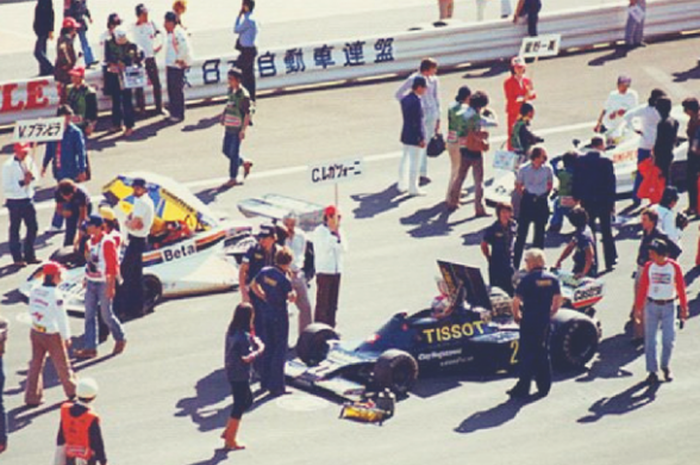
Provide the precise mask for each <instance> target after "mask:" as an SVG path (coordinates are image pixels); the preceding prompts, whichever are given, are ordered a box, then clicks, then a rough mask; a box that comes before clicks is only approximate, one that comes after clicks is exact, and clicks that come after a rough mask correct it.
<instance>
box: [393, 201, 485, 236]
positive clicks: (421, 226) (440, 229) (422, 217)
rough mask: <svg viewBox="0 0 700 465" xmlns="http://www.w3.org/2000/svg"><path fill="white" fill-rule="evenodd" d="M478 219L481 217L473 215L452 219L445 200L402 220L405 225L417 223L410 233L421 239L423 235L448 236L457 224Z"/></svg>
mask: <svg viewBox="0 0 700 465" xmlns="http://www.w3.org/2000/svg"><path fill="white" fill-rule="evenodd" d="M464 210H465V208H463V209H462V211H464ZM455 213H457V212H455ZM476 219H481V218H477V217H476V216H471V217H467V218H463V219H460V220H457V221H450V211H449V210H448V209H447V206H446V205H445V202H439V203H437V204H435V205H433V206H432V207H428V208H421V209H419V210H416V212H415V213H413V214H411V215H409V216H406V217H403V218H401V219H400V222H401V224H403V225H416V227H415V228H413V229H410V230H409V231H408V234H409V235H410V236H411V237H415V238H417V239H420V238H422V237H437V236H447V235H449V234H450V232H452V230H453V229H454V228H455V227H456V226H459V225H460V224H463V223H468V222H470V221H473V220H476Z"/></svg>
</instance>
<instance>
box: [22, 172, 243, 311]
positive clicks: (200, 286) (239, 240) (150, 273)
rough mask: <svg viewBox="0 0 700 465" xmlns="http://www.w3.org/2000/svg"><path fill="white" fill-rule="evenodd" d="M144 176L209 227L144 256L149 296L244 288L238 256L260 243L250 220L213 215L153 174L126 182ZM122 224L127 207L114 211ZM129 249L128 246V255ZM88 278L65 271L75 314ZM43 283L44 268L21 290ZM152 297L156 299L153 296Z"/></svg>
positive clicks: (70, 307) (79, 271)
mask: <svg viewBox="0 0 700 465" xmlns="http://www.w3.org/2000/svg"><path fill="white" fill-rule="evenodd" d="M135 177H142V178H144V179H146V181H147V183H148V184H149V185H156V186H159V188H164V189H167V191H168V192H169V193H171V194H173V195H174V196H176V197H177V198H178V199H179V201H181V202H184V203H186V205H187V206H188V207H190V208H191V209H193V210H196V211H197V212H198V213H200V214H201V215H202V219H203V220H202V221H206V225H207V229H206V230H201V231H196V232H194V233H193V234H192V236H191V237H189V238H186V239H182V240H179V241H177V242H174V243H171V244H167V245H164V246H162V247H160V248H157V249H155V248H154V249H151V250H148V251H146V252H145V253H144V254H143V275H144V285H145V288H146V294H147V298H149V297H150V298H153V299H154V303H155V301H157V300H159V299H160V298H161V297H164V298H169V297H180V296H185V295H191V294H202V293H207V292H217V291H224V290H229V289H233V288H234V287H236V286H237V285H238V265H237V262H236V258H235V257H234V255H237V254H242V253H244V252H245V250H247V247H248V246H250V245H251V244H253V243H254V242H255V239H254V237H253V236H252V234H251V231H252V226H251V225H250V224H249V223H247V222H241V221H233V220H227V219H223V220H222V219H219V218H217V217H216V216H215V215H214V214H213V212H212V211H211V210H210V209H209V207H207V206H206V205H205V204H204V203H203V202H201V201H200V200H199V199H198V198H197V197H195V196H194V195H193V194H192V193H191V192H190V191H189V190H188V189H186V188H185V187H184V186H182V185H181V184H178V183H177V182H175V181H173V180H172V179H169V178H166V177H163V176H159V175H154V174H152V173H134V174H130V175H127V176H125V177H124V178H126V179H133V178H135ZM114 210H115V213H116V216H117V217H118V219H119V221H120V224H124V223H123V222H124V220H125V219H126V214H125V212H124V211H123V210H122V209H121V208H114ZM123 250H124V248H122V253H123ZM84 277H85V271H84V268H83V267H82V266H80V267H77V268H72V269H68V270H67V271H66V272H64V273H63V282H62V283H61V284H60V286H59V288H60V289H61V290H62V291H63V292H64V294H65V297H66V308H67V309H68V310H70V311H73V312H83V311H84V310H85V305H84V295H85V290H84V285H83V282H84ZM42 280H43V273H42V271H41V267H39V268H38V269H37V270H36V271H34V273H32V275H31V276H30V278H29V279H28V280H27V282H25V283H24V284H23V285H22V286H21V287H20V289H19V291H20V293H21V294H22V295H24V296H25V297H28V296H29V292H30V290H31V288H32V286H33V285H36V284H38V283H40V282H41V281H42ZM149 293H150V295H149Z"/></svg>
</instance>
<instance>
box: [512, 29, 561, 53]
mask: <svg viewBox="0 0 700 465" xmlns="http://www.w3.org/2000/svg"><path fill="white" fill-rule="evenodd" d="M560 45H561V34H545V35H541V36H537V37H525V38H524V39H523V43H522V45H521V46H520V54H519V56H521V57H522V58H544V57H553V56H557V55H559V46H560Z"/></svg>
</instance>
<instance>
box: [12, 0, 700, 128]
mask: <svg viewBox="0 0 700 465" xmlns="http://www.w3.org/2000/svg"><path fill="white" fill-rule="evenodd" d="M626 20H627V7H626V2H625V4H620V5H613V6H604V7H589V8H580V9H575V10H569V11H565V12H557V13H550V14H547V13H545V14H543V15H542V16H541V17H540V21H539V32H540V33H541V34H561V36H562V44H561V49H562V50H567V49H572V48H581V47H588V46H592V45H596V44H600V43H609V42H614V41H617V40H621V39H622V38H623V37H624V29H625V23H626ZM525 29H526V28H525V26H524V25H521V26H517V27H516V26H513V24H512V23H511V22H510V21H509V20H496V21H489V22H483V23H476V24H474V23H470V24H456V23H450V24H448V25H447V26H444V27H439V28H432V27H430V28H429V29H423V30H417V31H408V32H401V33H397V34H387V35H382V36H374V37H360V38H351V39H348V40H334V41H332V42H318V43H310V44H302V45H296V46H290V47H287V48H284V49H270V50H261V51H260V54H259V55H258V58H257V65H258V66H257V70H256V72H257V76H258V90H261V91H265V90H278V89H279V90H284V89H290V88H297V87H300V86H318V85H322V84H328V83H334V82H346V81H353V80H357V79H363V78H372V77H378V76H383V75H387V74H395V73H408V72H410V71H413V70H415V69H416V68H417V65H418V63H419V62H420V60H421V59H422V58H423V57H426V56H432V57H434V58H435V59H437V60H438V62H439V63H440V65H441V66H443V67H450V66H457V65H460V64H464V63H476V62H484V61H491V60H496V59H503V58H509V57H512V56H515V55H517V54H518V52H519V50H520V44H521V42H522V39H523V37H524V36H525ZM698 29H700V1H699V0H651V1H649V2H648V3H647V15H646V24H645V36H646V37H654V36H664V35H669V34H674V33H679V32H682V31H692V30H698ZM235 58H236V55H234V54H232V55H228V56H218V57H208V58H203V59H198V60H196V61H195V63H193V64H192V67H191V68H190V69H189V70H188V72H187V75H186V78H187V87H186V90H185V96H186V98H187V99H188V100H189V101H192V100H201V99H211V98H219V97H222V96H224V95H226V71H227V69H228V67H229V66H230V63H232V62H233V61H234V60H235ZM161 70H162V67H161ZM86 77H87V80H88V82H89V83H90V84H91V85H92V86H94V87H95V88H97V89H98V90H99V95H100V98H99V100H98V105H99V108H100V110H109V109H110V108H111V100H110V99H109V98H108V97H106V96H104V95H102V92H101V90H100V89H101V88H102V73H101V71H100V70H93V71H90V72H88V74H87V76H86ZM161 81H162V82H163V83H165V76H164V72H163V76H162V78H161ZM0 90H1V92H0V125H9V124H13V123H14V122H15V121H16V120H18V119H31V118H39V117H47V116H51V115H53V114H55V110H56V105H57V103H58V95H57V92H56V88H55V84H54V83H53V81H52V80H49V79H43V78H37V79H30V80H22V81H12V82H5V83H0ZM146 94H147V99H148V100H149V102H150V101H152V96H151V95H150V88H149V89H147V91H146ZM164 98H167V95H164Z"/></svg>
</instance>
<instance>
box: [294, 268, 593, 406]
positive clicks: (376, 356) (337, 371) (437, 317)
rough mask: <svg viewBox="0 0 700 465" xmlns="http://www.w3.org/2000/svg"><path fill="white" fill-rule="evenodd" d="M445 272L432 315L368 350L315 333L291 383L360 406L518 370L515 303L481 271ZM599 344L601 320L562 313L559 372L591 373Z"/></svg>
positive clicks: (302, 341) (307, 333)
mask: <svg viewBox="0 0 700 465" xmlns="http://www.w3.org/2000/svg"><path fill="white" fill-rule="evenodd" d="M438 264H439V266H440V269H441V272H442V276H443V279H444V284H445V286H444V287H446V288H447V291H448V295H449V296H450V297H449V298H448V297H445V295H444V294H443V295H441V297H439V298H438V299H436V302H434V305H433V307H432V308H430V309H426V310H422V311H419V312H418V313H415V314H413V315H409V314H408V313H406V312H401V313H397V314H396V315H394V316H393V317H391V319H389V321H388V322H387V323H386V324H385V325H384V326H382V327H381V328H380V329H379V330H378V331H377V332H376V333H374V334H372V335H371V336H370V337H369V338H367V339H366V340H365V341H364V342H361V343H359V344H350V343H345V342H343V341H340V340H339V336H338V333H336V331H335V330H334V329H333V328H331V327H329V326H327V325H324V324H320V323H314V324H312V325H310V326H308V327H307V328H306V329H305V330H304V331H303V332H302V334H300V335H299V339H298V341H297V346H296V352H297V356H298V358H295V359H293V360H290V361H288V362H287V365H286V369H285V373H286V375H287V377H288V378H289V379H290V381H291V383H292V384H295V385H298V386H300V387H303V388H307V389H319V390H322V391H325V392H330V393H332V394H334V395H337V396H339V397H341V398H345V399H349V400H359V399H362V398H364V397H365V396H366V395H367V393H368V392H378V391H382V390H384V389H386V388H389V389H391V390H392V391H393V392H395V393H396V394H397V395H399V396H401V395H405V394H406V393H407V392H408V391H409V390H410V389H411V387H412V386H413V383H414V382H415V380H416V378H417V377H418V375H419V373H420V374H421V375H422V376H429V375H431V374H432V375H435V374H439V373H441V372H446V371H450V370H452V371H453V370H455V369H461V370H468V371H473V372H481V373H484V372H487V373H488V372H491V373H495V372H502V371H505V372H507V371H510V370H512V369H513V368H514V367H515V365H516V364H517V362H518V356H519V354H518V349H519V339H520V333H519V327H518V325H517V324H515V322H514V321H513V318H512V313H511V300H512V299H511V298H510V297H508V295H507V294H505V293H504V292H503V291H501V290H500V289H497V288H494V289H492V290H491V292H490V293H488V292H487V291H486V286H485V285H484V281H483V279H482V277H481V272H480V271H479V269H478V268H472V267H467V266H464V265H457V264H453V263H447V262H438ZM442 292H445V289H444V288H443V289H442ZM462 302H464V305H463V304H462ZM599 340H600V330H599V325H598V322H597V321H596V320H594V319H593V318H591V317H589V316H587V315H585V314H583V313H580V312H577V311H575V310H569V309H562V310H559V312H557V314H556V315H555V317H554V318H553V322H552V333H551V354H552V362H553V365H554V367H555V368H557V369H570V368H580V367H582V366H584V365H585V364H586V363H588V361H590V360H591V358H592V357H593V356H594V355H595V353H596V350H597V348H598V342H599Z"/></svg>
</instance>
